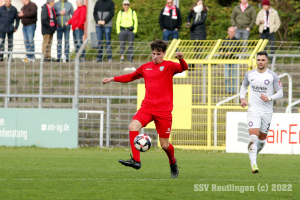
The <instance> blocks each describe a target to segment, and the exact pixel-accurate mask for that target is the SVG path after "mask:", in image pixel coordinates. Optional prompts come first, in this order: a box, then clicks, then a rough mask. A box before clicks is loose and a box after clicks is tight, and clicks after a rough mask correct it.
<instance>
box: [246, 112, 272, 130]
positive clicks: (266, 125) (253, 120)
mask: <svg viewBox="0 0 300 200" xmlns="http://www.w3.org/2000/svg"><path fill="white" fill-rule="evenodd" d="M272 115H273V113H260V112H248V115H247V121H248V129H250V128H259V130H260V131H261V132H262V133H266V134H268V132H269V129H270V125H271V120H272Z"/></svg>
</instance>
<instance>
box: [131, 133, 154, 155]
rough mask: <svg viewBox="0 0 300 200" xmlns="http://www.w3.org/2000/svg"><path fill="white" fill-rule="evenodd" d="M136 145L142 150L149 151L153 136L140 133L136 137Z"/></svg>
mask: <svg viewBox="0 0 300 200" xmlns="http://www.w3.org/2000/svg"><path fill="white" fill-rule="evenodd" d="M134 147H135V148H136V149H137V150H139V151H140V152H145V151H148V150H149V149H150V147H151V138H150V137H149V135H146V134H139V135H138V136H136V137H135V138H134Z"/></svg>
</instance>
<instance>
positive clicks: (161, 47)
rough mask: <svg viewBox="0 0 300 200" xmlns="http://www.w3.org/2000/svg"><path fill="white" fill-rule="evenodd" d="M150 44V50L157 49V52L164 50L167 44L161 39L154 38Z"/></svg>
mask: <svg viewBox="0 0 300 200" xmlns="http://www.w3.org/2000/svg"><path fill="white" fill-rule="evenodd" d="M150 46H151V50H152V51H153V50H157V51H158V52H166V50H167V47H168V44H167V43H166V42H165V41H163V40H159V39H156V40H155V41H154V42H152V43H151V44H150Z"/></svg>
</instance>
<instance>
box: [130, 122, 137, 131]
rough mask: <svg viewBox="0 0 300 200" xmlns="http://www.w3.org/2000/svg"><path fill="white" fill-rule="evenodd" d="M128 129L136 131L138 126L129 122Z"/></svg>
mask: <svg viewBox="0 0 300 200" xmlns="http://www.w3.org/2000/svg"><path fill="white" fill-rule="evenodd" d="M128 129H129V131H138V130H139V127H138V125H136V124H133V123H130V124H129V126H128Z"/></svg>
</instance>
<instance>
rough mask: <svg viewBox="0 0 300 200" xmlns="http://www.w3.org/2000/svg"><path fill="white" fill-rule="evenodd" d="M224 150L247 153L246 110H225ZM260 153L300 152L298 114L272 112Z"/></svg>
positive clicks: (299, 115)
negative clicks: (263, 145)
mask: <svg viewBox="0 0 300 200" xmlns="http://www.w3.org/2000/svg"><path fill="white" fill-rule="evenodd" d="M226 121H227V122H226V152H227V153H248V150H247V147H248V141H249V133H248V126H247V113H246V112H227V116H226ZM260 153H264V154H300V114H298V113H288V114H287V113H274V114H273V117H272V122H271V126H270V130H269V133H268V136H267V141H266V145H265V147H264V148H263V150H262V151H261V152H260Z"/></svg>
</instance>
